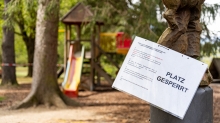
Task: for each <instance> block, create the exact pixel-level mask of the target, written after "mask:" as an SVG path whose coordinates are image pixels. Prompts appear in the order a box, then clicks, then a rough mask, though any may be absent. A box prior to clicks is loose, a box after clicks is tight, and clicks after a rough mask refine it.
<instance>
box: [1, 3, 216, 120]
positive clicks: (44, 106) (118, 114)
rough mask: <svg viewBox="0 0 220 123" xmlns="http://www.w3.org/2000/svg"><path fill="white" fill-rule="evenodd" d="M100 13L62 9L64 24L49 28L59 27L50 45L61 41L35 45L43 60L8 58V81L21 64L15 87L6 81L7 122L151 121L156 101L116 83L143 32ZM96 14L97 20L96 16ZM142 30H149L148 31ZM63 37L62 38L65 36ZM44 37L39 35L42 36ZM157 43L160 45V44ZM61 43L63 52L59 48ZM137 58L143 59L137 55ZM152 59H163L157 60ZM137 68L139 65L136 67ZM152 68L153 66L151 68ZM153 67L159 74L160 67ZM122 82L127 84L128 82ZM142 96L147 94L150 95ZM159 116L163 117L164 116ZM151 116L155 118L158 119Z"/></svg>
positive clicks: (3, 116) (82, 8)
mask: <svg viewBox="0 0 220 123" xmlns="http://www.w3.org/2000/svg"><path fill="white" fill-rule="evenodd" d="M96 14H97V13H95V14H93V13H92V11H91V10H90V7H89V6H85V5H84V4H83V3H76V4H74V6H73V7H72V8H71V9H70V10H68V12H67V13H66V14H64V13H62V17H61V18H59V22H60V23H61V24H60V25H61V26H59V27H58V28H56V30H54V28H53V26H48V30H51V34H52V33H54V34H55V33H57V31H58V33H59V34H58V35H59V36H58V44H56V43H54V44H56V45H50V44H52V43H53V42H52V41H53V40H54V41H57V40H55V39H51V40H50V38H51V37H52V36H42V37H43V38H42V40H45V44H43V41H42V42H41V43H42V44H41V43H39V42H36V43H35V44H36V46H35V54H34V55H35V59H37V60H35V61H34V62H28V63H24V62H13V63H9V62H2V71H3V72H1V70H0V73H1V75H2V78H0V82H1V81H2V80H5V78H4V77H5V76H4V75H6V74H5V73H6V72H4V69H3V68H16V69H15V71H16V72H15V74H16V75H15V78H16V79H17V81H16V83H15V84H11V85H10V84H4V83H3V82H2V83H3V84H2V83H1V84H2V86H0V123H1V122H2V121H3V122H4V123H136V122H137V123H150V113H151V112H152V110H151V111H150V106H151V105H150V103H148V102H146V101H144V100H141V99H140V98H137V97H135V96H132V95H129V94H128V93H124V92H122V91H123V90H122V91H119V90H120V89H119V90H116V89H114V88H113V87H112V85H113V82H114V80H115V78H116V76H117V74H118V73H119V75H120V72H121V71H123V69H121V71H119V70H120V68H124V67H123V66H122V63H123V60H124V58H125V57H126V55H127V53H129V54H130V53H131V51H130V52H128V51H129V48H130V47H131V45H132V43H133V42H132V41H133V39H134V37H135V36H136V35H137V36H139V35H138V34H135V33H131V32H130V33H129V32H126V31H127V30H123V29H120V28H119V27H118V29H117V30H115V31H112V30H111V31H108V30H106V27H107V26H106V25H105V24H106V22H105V21H100V20H99V18H96V17H95V15H96ZM134 17H135V16H133V18H134ZM94 18H96V19H95V20H94ZM135 18H136V17H135ZM126 20H127V19H126ZM128 20H129V19H128ZM41 23H42V22H41ZM57 23H58V22H57ZM123 23H124V22H123ZM138 23H139V22H138ZM143 23H144V22H143ZM149 23H152V22H149ZM47 25H48V24H46V23H45V25H42V27H43V28H44V27H47ZM155 27H157V24H156V26H155ZM158 27H159V26H158ZM40 28H41V26H39V27H38V29H40ZM43 28H42V29H43ZM49 28H51V29H49ZM141 28H143V27H141ZM149 28H151V29H153V26H149ZM57 29H58V30H57ZM155 30H157V29H155ZM38 32H39V30H38ZM142 32H144V33H145V30H144V31H142ZM158 33H159V32H158ZM42 34H44V33H42ZM45 34H47V33H45ZM140 36H141V35H140ZM55 37H56V36H55ZM61 37H62V39H60V38H61ZM40 38H41V37H40V36H39V37H37V38H36V39H40ZM47 38H48V39H47ZM53 38H54V37H53ZM149 40H150V39H149ZM151 40H152V41H154V40H153V39H151ZM36 41H38V40H36ZM46 41H48V42H46ZM61 41H62V42H61ZM133 44H135V43H133ZM40 46H42V47H40ZM44 46H47V47H48V48H45V50H41V48H42V49H44ZM50 46H51V47H52V48H50ZM133 46H134V45H133ZM156 46H159V45H158V44H156ZM57 47H58V52H55V51H56V50H57V49H56V48H57ZM132 48H133V47H132ZM132 48H131V49H132ZM20 49H22V48H20ZM137 49H138V48H137ZM149 49H151V48H149ZM61 50H62V51H61ZM168 50H169V49H168ZM41 54H42V55H41ZM43 54H45V55H43ZM60 54H62V55H60ZM20 56H21V55H20ZM36 56H37V57H36ZM51 56H54V57H51ZM55 56H56V57H55ZM128 56H129V55H128ZM137 56H138V57H142V56H147V60H149V59H150V58H151V57H152V58H157V59H160V58H158V57H156V56H153V55H146V54H144V55H143V53H142V52H141V53H140V54H139V55H137ZM148 56H149V57H148ZM181 57H183V55H181ZM6 58H7V57H6ZM144 58H145V57H144ZM131 59H135V60H137V59H136V57H135V58H131ZM188 59H189V58H188ZM160 60H162V59H160ZM21 61H24V60H21ZM149 61H150V60H149ZM150 62H152V63H153V62H155V63H158V62H156V60H152V61H150ZM23 63H24V64H23ZM143 63H145V61H144V62H143ZM219 63H220V59H215V61H214V60H213V62H212V63H211V65H210V67H209V69H210V73H211V74H212V75H214V76H213V78H214V79H215V80H214V82H213V83H211V84H210V85H209V86H210V87H211V88H212V89H213V105H212V106H213V123H219V121H220V105H219V103H220V91H219V90H220V84H219V82H220V76H219V72H220V69H219ZM135 64H136V63H135ZM132 65H133V64H132ZM132 65H131V66H132ZM159 65H160V64H159ZM166 65H167V64H166ZM172 65H173V64H172ZM202 65H203V64H202ZM36 66H37V67H36ZM45 66H46V67H45ZM34 67H35V69H34ZM132 67H137V66H135V65H133V66H132ZM30 68H31V69H30ZM42 68H43V69H42ZM137 68H138V67H137ZM33 69H34V72H33V73H34V74H33V76H32V72H31V76H28V75H29V74H28V73H29V72H30V71H33ZM41 69H42V70H41ZM138 69H139V68H138ZM146 69H147V70H149V68H148V67H146ZM155 69H156V68H155ZM29 70H30V71H29ZM150 70H151V72H152V71H153V72H155V71H154V69H150ZM150 70H149V71H150ZM5 71H6V70H5ZM145 71H146V70H145ZM207 72H208V71H207ZM2 73H3V74H2ZM48 73H49V74H48ZM194 73H196V72H194ZM213 73H214V74H213ZM144 74H145V73H144ZM8 75H9V74H8ZM129 75H132V76H134V75H136V77H137V76H138V77H139V75H140V74H137V72H133V71H131V72H128V73H127V74H126V77H127V76H128V78H129ZM175 75H176V74H175ZM41 76H42V78H43V79H41ZM175 77H177V75H176V76H175ZM175 77H173V78H175ZM39 78H40V79H39ZM118 78H119V77H118ZM124 78H125V76H124ZM170 78H171V77H170ZM180 78H181V77H179V79H180ZM121 79H122V77H121ZM139 79H140V78H139ZM210 79H211V78H210ZM116 80H117V79H116ZM176 80H177V78H176ZM184 80H185V79H184ZM17 82H18V83H17ZM137 82H139V80H138V81H137ZM161 82H162V81H161ZM198 82H199V81H198ZM130 83H131V82H130ZM134 83H135V82H134ZM134 83H133V84H134ZM121 85H122V87H123V88H126V87H124V84H121ZM173 85H174V84H173ZM207 86H208V85H207ZM114 87H115V86H114ZM132 87H133V86H132ZM139 87H142V86H139ZM150 87H152V86H150ZM181 87H182V86H181ZM201 87H204V85H201ZM142 88H143V87H142ZM132 89H133V90H135V91H136V90H138V89H136V88H132ZM196 89H197V88H195V90H196ZM146 90H147V89H146ZM125 92H126V91H125ZM141 94H142V95H144V96H145V93H141ZM167 95H169V94H167ZM169 96H170V95H169ZM154 97H155V98H156V97H157V99H159V98H160V97H159V98H158V96H154ZM170 97H171V96H170ZM178 97H179V96H178ZM172 98H173V97H172ZM142 99H143V98H142ZM205 101H207V100H204V102H205ZM209 101H211V100H209ZM160 102H161V103H164V102H165V101H164V100H160ZM173 102H174V101H173ZM151 104H152V105H154V104H153V103H151ZM196 104H197V103H196ZM205 104H206V103H205ZM209 104H210V103H209ZM169 105H171V104H169ZM206 105H207V104H206ZM209 106H210V105H209ZM204 107H205V106H204ZM207 107H208V106H207ZM210 107H211V106H210ZM159 108H160V107H159ZM178 108H179V107H178ZM15 109H16V110H15ZM160 111H161V110H160ZM195 114H196V113H195ZM207 114H208V113H207ZM209 114H211V113H209ZM151 116H153V115H151ZM155 116H156V119H158V118H157V116H158V115H155ZM191 116H192V115H191ZM195 117H196V116H195ZM151 120H152V122H153V118H152V117H151Z"/></svg>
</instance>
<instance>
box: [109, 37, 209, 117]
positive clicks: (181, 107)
mask: <svg viewBox="0 0 220 123" xmlns="http://www.w3.org/2000/svg"><path fill="white" fill-rule="evenodd" d="M206 69H207V65H206V64H204V63H202V62H200V61H198V60H195V59H193V58H190V57H188V56H186V55H183V54H180V53H178V52H176V51H173V50H171V49H169V48H166V47H164V46H162V45H159V44H157V43H154V42H151V41H148V40H146V39H143V38H140V37H135V39H134V41H133V44H132V46H131V48H130V50H129V52H128V54H127V56H126V58H125V60H124V63H123V64H122V67H121V69H120V71H119V73H118V75H117V77H116V79H115V81H114V83H113V86H112V87H114V88H116V89H118V90H121V91H124V92H127V93H129V94H131V95H134V96H136V97H138V98H141V99H143V100H145V101H147V102H149V103H151V104H152V105H154V106H156V107H158V108H160V109H162V110H164V111H166V112H168V113H170V114H172V115H174V116H176V117H178V118H180V119H183V118H184V116H185V113H186V111H187V109H188V107H189V105H190V103H191V101H192V99H193V97H194V95H195V92H196V90H197V88H198V86H199V84H200V81H201V79H202V77H203V75H204V72H205V71H206Z"/></svg>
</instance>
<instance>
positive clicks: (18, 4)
mask: <svg viewBox="0 0 220 123" xmlns="http://www.w3.org/2000/svg"><path fill="white" fill-rule="evenodd" d="M36 13H37V1H36V0H33V1H27V0H11V2H10V3H9V5H8V11H7V12H6V14H7V16H8V17H9V18H10V19H11V20H13V22H12V25H13V26H17V27H18V29H19V32H15V33H16V34H18V35H20V36H22V39H23V41H24V43H25V46H26V49H27V56H28V60H27V62H28V63H33V59H34V45H35V30H36V26H35V24H36ZM6 23H8V22H6ZM32 72H33V66H32V65H29V66H28V74H27V76H29V77H31V76H32Z"/></svg>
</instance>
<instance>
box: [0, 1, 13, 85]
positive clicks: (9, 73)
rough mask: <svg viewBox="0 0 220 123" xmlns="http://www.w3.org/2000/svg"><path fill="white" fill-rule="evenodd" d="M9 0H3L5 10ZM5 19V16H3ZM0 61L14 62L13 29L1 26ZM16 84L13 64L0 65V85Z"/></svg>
mask: <svg viewBox="0 0 220 123" xmlns="http://www.w3.org/2000/svg"><path fill="white" fill-rule="evenodd" d="M8 2H10V0H5V1H4V4H5V10H6V9H7V4H8ZM4 19H7V16H4ZM2 63H10V64H12V63H15V47H14V29H13V28H12V27H11V28H9V27H7V26H3V41H2ZM14 84H17V80H16V74H15V66H2V82H1V85H14Z"/></svg>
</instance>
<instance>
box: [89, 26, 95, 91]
mask: <svg viewBox="0 0 220 123" xmlns="http://www.w3.org/2000/svg"><path fill="white" fill-rule="evenodd" d="M95 32H96V29H95V28H93V31H92V35H91V72H90V77H91V79H90V90H91V91H93V90H94V83H95V44H94V43H95Z"/></svg>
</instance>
